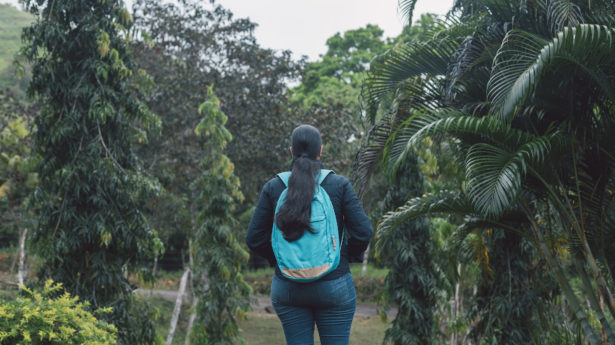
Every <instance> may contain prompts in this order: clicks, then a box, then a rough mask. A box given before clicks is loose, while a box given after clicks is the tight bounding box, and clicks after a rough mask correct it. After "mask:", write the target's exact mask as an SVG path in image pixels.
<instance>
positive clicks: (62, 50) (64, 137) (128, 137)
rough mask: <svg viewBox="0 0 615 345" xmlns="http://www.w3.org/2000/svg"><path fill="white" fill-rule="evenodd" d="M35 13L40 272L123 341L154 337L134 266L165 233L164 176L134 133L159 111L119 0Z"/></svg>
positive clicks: (35, 8) (29, 47)
mask: <svg viewBox="0 0 615 345" xmlns="http://www.w3.org/2000/svg"><path fill="white" fill-rule="evenodd" d="M24 4H25V6H26V7H27V9H28V10H29V11H30V13H32V14H34V15H35V16H36V18H37V20H36V22H34V23H33V24H32V26H30V27H28V28H26V29H25V30H24V32H23V39H24V42H25V44H24V47H23V48H22V53H23V54H24V56H26V57H27V59H28V61H29V62H31V63H32V71H33V76H32V80H31V82H30V86H29V89H28V93H29V95H31V96H37V97H38V99H39V100H40V102H41V104H42V107H41V112H40V114H39V115H38V116H37V117H36V119H35V125H36V129H37V130H36V134H35V148H36V153H37V154H39V155H40V156H41V163H40V164H39V166H38V174H39V179H40V183H39V185H38V187H37V189H36V191H35V202H36V203H37V205H38V206H39V226H38V228H36V229H35V231H34V234H33V238H32V241H33V243H34V244H35V246H36V250H37V253H38V256H39V257H40V258H41V260H42V262H41V266H40V268H39V275H40V277H41V278H45V279H46V278H51V279H53V280H54V281H58V282H62V283H63V284H64V286H65V287H66V289H67V290H68V291H69V292H70V293H71V294H73V295H77V296H79V297H80V298H82V299H84V300H86V301H88V302H89V303H90V305H91V308H93V309H99V308H106V307H112V308H113V312H112V313H110V314H108V315H106V316H104V318H105V319H106V320H108V321H109V322H111V323H113V324H114V325H115V326H116V327H117V329H118V341H119V342H120V343H121V344H144V343H151V342H152V341H153V339H154V336H155V333H154V330H153V321H152V320H151V319H150V317H151V315H149V314H148V312H147V310H146V309H143V306H140V305H138V304H136V303H135V301H134V297H133V294H132V288H131V286H130V284H129V282H128V280H127V279H126V277H127V273H129V272H137V274H139V275H141V274H142V272H144V271H141V269H142V268H143V267H142V264H143V263H144V262H145V261H148V260H149V259H150V258H151V257H153V254H154V253H153V248H154V246H155V245H156V243H157V242H158V239H157V237H156V233H155V231H154V230H153V229H151V228H150V226H149V225H148V223H147V220H146V217H145V212H146V207H145V206H146V202H148V201H149V200H151V199H152V198H153V197H155V196H156V195H157V194H158V193H159V192H160V187H159V185H158V184H157V183H156V182H155V181H154V180H151V179H149V178H148V177H147V176H146V175H144V174H143V172H142V171H141V170H140V167H139V164H138V160H137V158H136V156H135V155H134V154H133V150H132V147H133V142H135V141H137V140H145V138H146V137H145V130H146V129H151V128H155V127H156V126H158V125H159V120H158V119H157V118H156V117H155V116H153V115H152V114H151V113H150V112H149V111H148V110H147V108H146V107H145V106H144V105H143V104H142V103H141V102H140V101H139V100H138V99H137V98H136V96H135V94H136V91H135V90H134V89H133V88H132V86H133V84H132V80H131V76H132V75H133V71H134V70H135V68H134V67H135V66H134V63H133V62H132V59H131V56H130V52H129V50H128V45H127V37H128V36H127V30H128V29H129V28H130V26H131V16H130V14H129V12H128V11H127V10H126V9H125V8H123V6H121V5H122V2H121V1H110V0H104V1H94V0H88V1H81V2H74V1H69V2H55V1H54V2H45V3H40V2H35V1H25V2H24ZM140 126H142V127H140Z"/></svg>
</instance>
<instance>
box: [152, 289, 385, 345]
mask: <svg viewBox="0 0 615 345" xmlns="http://www.w3.org/2000/svg"><path fill="white" fill-rule="evenodd" d="M150 303H151V304H152V305H153V306H155V307H156V308H158V311H159V315H160V317H159V319H158V320H157V322H156V332H157V334H158V336H159V337H160V338H162V339H163V340H165V341H166V338H167V335H168V332H169V323H170V322H171V313H172V312H173V306H174V303H173V302H170V301H167V300H164V299H161V298H157V297H152V298H151V299H150ZM188 317H189V311H188V306H187V305H183V306H182V311H181V314H180V318H179V322H178V326H177V330H176V331H175V336H174V337H173V342H172V344H177V345H181V344H183V343H184V339H185V337H186V328H187V325H188ZM239 326H240V328H241V337H242V338H244V339H245V340H246V342H247V344H249V345H284V344H286V342H285V340H284V331H283V330H282V325H281V324H280V320H279V319H278V318H277V317H276V316H275V315H262V314H255V313H250V314H248V318H247V319H246V320H244V321H241V322H240V325H239ZM388 326H389V324H387V323H383V322H382V321H380V319H379V318H378V317H372V318H369V319H364V318H360V317H357V318H355V320H354V321H353V323H352V329H351V334H350V344H351V345H373V344H380V343H382V339H383V338H384V332H385V331H386V329H387V327H388ZM314 339H315V344H320V341H319V340H318V331H315V332H314Z"/></svg>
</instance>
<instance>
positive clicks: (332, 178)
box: [323, 173, 350, 186]
mask: <svg viewBox="0 0 615 345" xmlns="http://www.w3.org/2000/svg"><path fill="white" fill-rule="evenodd" d="M323 183H327V184H329V183H332V184H336V185H340V186H343V185H345V184H349V183H350V181H349V180H348V179H347V178H346V177H345V176H343V175H338V174H335V173H332V174H329V176H327V177H326V178H325V180H324V181H323Z"/></svg>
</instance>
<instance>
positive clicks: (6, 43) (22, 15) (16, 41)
mask: <svg viewBox="0 0 615 345" xmlns="http://www.w3.org/2000/svg"><path fill="white" fill-rule="evenodd" d="M33 20H34V17H33V16H32V15H30V14H29V13H26V12H23V11H20V10H18V9H16V8H14V7H12V6H9V5H1V4H0V88H6V87H12V88H18V89H23V88H24V87H25V84H24V82H23V80H18V78H17V77H15V75H14V73H13V68H12V66H11V64H12V62H13V59H14V58H15V54H16V53H17V52H18V51H19V48H20V47H21V31H22V29H23V28H24V27H26V26H28V25H30V23H32V21H33Z"/></svg>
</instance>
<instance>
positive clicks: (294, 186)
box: [275, 153, 321, 242]
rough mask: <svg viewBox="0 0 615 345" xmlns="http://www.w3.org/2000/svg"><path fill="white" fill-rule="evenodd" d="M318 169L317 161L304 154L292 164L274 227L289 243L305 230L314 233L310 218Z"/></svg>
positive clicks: (318, 163)
mask: <svg viewBox="0 0 615 345" xmlns="http://www.w3.org/2000/svg"><path fill="white" fill-rule="evenodd" d="M320 167H321V165H320V162H319V161H315V160H312V159H310V158H308V156H307V154H305V153H304V154H302V155H301V157H299V158H297V159H295V161H294V162H293V168H292V173H291V175H290V178H289V180H288V191H287V192H286V200H285V201H284V203H283V204H282V206H280V209H279V210H278V213H277V214H276V217H275V223H276V225H277V226H278V228H280V230H282V234H283V235H284V239H286V240H287V241H289V242H292V241H295V240H298V239H299V238H301V236H303V233H304V231H305V230H308V231H309V232H311V233H314V230H313V229H312V228H311V227H310V217H311V215H312V198H314V189H315V187H316V176H317V175H318V174H319V173H320Z"/></svg>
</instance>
